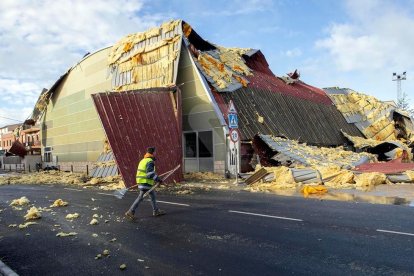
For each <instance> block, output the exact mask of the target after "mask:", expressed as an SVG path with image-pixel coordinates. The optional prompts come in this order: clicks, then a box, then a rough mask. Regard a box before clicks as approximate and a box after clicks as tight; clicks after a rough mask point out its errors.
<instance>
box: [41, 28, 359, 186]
mask: <svg viewBox="0 0 414 276" xmlns="http://www.w3.org/2000/svg"><path fill="white" fill-rule="evenodd" d="M230 101H232V102H233V103H234V106H235V108H236V110H237V112H238V119H239V120H238V123H239V133H240V136H241V144H236V146H235V144H234V143H232V142H231V140H230V138H229V127H228V117H227V115H228V114H227V113H228V112H227V109H228V106H229V103H230ZM37 107H38V109H39V110H40V111H41V112H43V111H44V115H43V117H42V123H41V136H42V137H41V139H42V154H43V155H44V159H45V161H48V162H50V163H54V164H55V163H58V164H59V165H61V166H70V165H72V166H73V165H75V166H78V167H79V168H82V167H84V166H86V165H92V164H93V163H94V162H96V161H97V159H98V158H99V156H101V153H102V151H103V147H104V143H105V140H106V139H108V142H109V144H110V146H111V148H112V150H113V153H114V157H115V160H116V163H117V164H118V167H119V170H120V172H121V174H122V175H123V177H124V179H125V177H126V176H127V178H128V177H129V178H128V179H129V180H128V181H126V182H127V185H131V183H132V182H133V175H134V171H135V170H136V165H137V162H138V159H139V157H140V155H142V154H143V152H144V150H145V148H146V147H148V146H151V145H156V146H157V145H158V153H159V154H160V158H159V159H160V162H161V163H160V166H161V167H160V169H162V170H167V169H168V168H171V167H173V166H174V165H175V164H177V163H181V164H182V169H183V171H184V172H197V171H212V172H217V173H221V174H223V173H224V172H225V171H226V170H229V171H232V170H233V173H235V171H234V168H235V166H234V165H235V160H234V153H235V150H236V149H237V151H238V152H239V153H241V154H242V158H241V161H242V165H241V167H242V168H243V170H248V169H249V168H248V167H249V165H248V163H249V161H250V160H249V159H250V158H251V156H252V152H253V151H254V149H253V148H252V145H251V140H252V139H253V137H254V136H255V135H256V134H258V133H261V134H266V135H274V136H283V137H286V138H288V139H295V140H299V141H300V142H306V143H309V144H313V145H320V146H338V145H342V144H344V143H346V139H345V138H344V136H343V135H342V134H341V130H343V131H345V132H346V133H348V134H350V135H354V136H362V133H361V131H360V130H359V129H358V128H357V127H356V126H355V125H353V124H348V123H347V121H346V120H345V118H344V116H342V114H341V113H340V112H339V111H338V109H337V108H336V107H335V106H334V104H333V102H332V100H331V99H330V98H329V96H328V95H327V94H326V93H325V92H324V91H323V90H321V89H319V88H316V87H313V86H310V85H308V84H306V83H304V82H302V81H301V80H300V78H299V74H298V72H295V73H292V74H290V75H288V76H286V77H277V76H275V75H274V74H273V73H272V72H271V70H270V69H269V66H268V64H267V62H266V59H265V57H264V55H263V54H262V53H261V51H260V50H255V49H239V48H225V47H220V46H218V45H215V44H212V43H210V42H208V41H206V40H204V39H203V38H201V37H200V36H199V35H198V34H197V33H196V32H195V31H194V30H193V29H192V27H191V26H190V25H189V24H187V23H186V22H184V21H182V20H175V21H170V22H166V23H164V24H162V25H161V26H160V27H156V28H153V29H151V30H148V31H146V32H143V33H137V34H132V35H129V36H127V37H124V38H122V39H121V40H120V41H119V42H117V43H116V44H115V45H114V46H113V47H108V48H104V49H101V50H99V51H97V52H95V53H92V54H89V55H87V56H85V57H84V58H83V59H82V60H80V61H79V62H78V63H77V64H76V65H74V66H73V67H71V68H70V69H69V70H68V71H67V72H66V73H65V74H64V75H62V77H61V78H59V79H58V80H57V81H56V83H55V84H54V85H53V86H52V87H51V88H50V89H49V90H48V91H44V93H43V94H42V95H41V97H40V99H39V102H38V104H37ZM40 111H39V112H40ZM177 131H178V132H177ZM177 133H178V134H177ZM175 136H179V137H178V139H175ZM162 160H164V161H165V163H162V162H164V161H162ZM238 164H239V166H240V162H238Z"/></svg>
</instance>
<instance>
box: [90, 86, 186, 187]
mask: <svg viewBox="0 0 414 276" xmlns="http://www.w3.org/2000/svg"><path fill="white" fill-rule="evenodd" d="M92 98H93V101H94V104H95V107H96V109H97V111H98V114H99V117H100V119H101V122H102V125H103V128H104V130H105V133H106V136H107V138H108V142H109V144H110V146H111V149H112V151H113V153H114V157H115V160H116V163H117V165H118V168H119V172H120V174H121V175H122V177H123V179H124V181H125V185H126V186H127V187H131V186H132V185H135V175H136V170H137V166H138V162H139V161H140V159H142V158H143V155H144V154H145V152H146V149H147V148H148V147H150V146H155V147H156V148H157V156H156V157H157V161H156V167H157V172H158V173H162V172H165V171H168V170H171V169H172V168H174V167H175V166H176V165H178V164H181V163H182V160H183V158H182V142H181V129H182V126H181V95H180V91H179V90H177V91H176V92H175V93H172V92H171V90H167V89H160V88H159V89H151V90H136V91H127V92H122V93H99V94H94V95H92ZM181 168H182V166H181ZM181 168H180V169H179V170H177V171H176V172H175V173H174V174H173V175H172V176H171V177H170V178H169V179H168V181H167V182H168V183H171V182H173V181H177V182H179V181H182V179H183V175H182V170H181Z"/></svg>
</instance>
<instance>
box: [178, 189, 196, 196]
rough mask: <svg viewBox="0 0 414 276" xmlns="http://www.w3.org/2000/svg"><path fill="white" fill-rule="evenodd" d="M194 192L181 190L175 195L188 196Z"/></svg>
mask: <svg viewBox="0 0 414 276" xmlns="http://www.w3.org/2000/svg"><path fill="white" fill-rule="evenodd" d="M193 193H194V192H193V191H191V190H181V191H177V192H176V194H177V195H189V194H193Z"/></svg>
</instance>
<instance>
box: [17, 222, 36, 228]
mask: <svg viewBox="0 0 414 276" xmlns="http://www.w3.org/2000/svg"><path fill="white" fill-rule="evenodd" d="M33 224H38V223H37V222H33V221H28V222H26V223H23V224H19V229H24V228H27V227H29V225H33Z"/></svg>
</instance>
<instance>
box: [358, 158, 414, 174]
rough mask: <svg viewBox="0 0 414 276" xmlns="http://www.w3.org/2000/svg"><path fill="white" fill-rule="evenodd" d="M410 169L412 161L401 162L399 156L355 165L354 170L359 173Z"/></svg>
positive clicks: (399, 171)
mask: <svg viewBox="0 0 414 276" xmlns="http://www.w3.org/2000/svg"><path fill="white" fill-rule="evenodd" d="M411 170H414V163H402V162H401V158H399V159H395V160H392V161H390V162H385V163H366V164H362V165H359V166H356V167H355V171H357V172H361V173H368V172H379V173H385V174H395V173H402V172H405V171H411Z"/></svg>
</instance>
